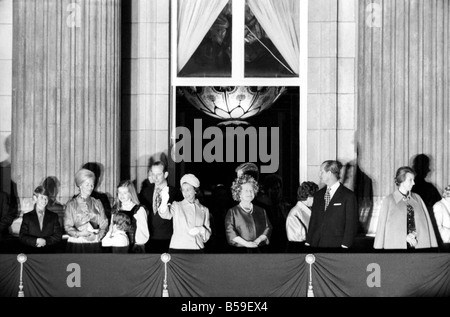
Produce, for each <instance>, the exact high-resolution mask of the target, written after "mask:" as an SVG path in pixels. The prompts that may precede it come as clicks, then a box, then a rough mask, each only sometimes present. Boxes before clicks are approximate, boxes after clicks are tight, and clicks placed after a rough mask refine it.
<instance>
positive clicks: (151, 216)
mask: <svg viewBox="0 0 450 317" xmlns="http://www.w3.org/2000/svg"><path fill="white" fill-rule="evenodd" d="M341 169H342V164H341V163H340V162H339V161H332V160H330V161H325V162H323V163H322V165H321V167H320V171H319V177H320V183H321V184H325V185H326V186H324V187H323V188H321V189H319V186H318V185H317V184H316V183H314V182H311V181H305V182H302V183H301V184H300V185H299V187H298V190H297V203H296V204H295V205H291V204H289V203H288V202H287V201H286V200H285V199H284V198H283V194H282V186H283V182H282V179H281V178H280V177H279V176H278V175H269V176H268V177H266V178H265V179H264V181H263V182H260V181H259V171H258V168H257V166H256V165H255V164H253V163H244V164H241V165H240V166H238V167H237V168H236V170H235V172H236V178H235V180H234V182H233V184H232V185H231V187H230V188H227V187H225V186H223V185H221V186H218V188H215V191H214V192H213V199H212V201H211V202H210V204H205V202H204V197H203V195H202V190H201V180H199V179H198V178H197V177H196V176H195V175H193V174H185V175H183V176H182V177H181V179H180V182H179V186H180V187H179V188H176V187H172V186H170V185H169V184H168V182H167V178H168V170H167V166H166V165H165V164H164V163H162V162H155V163H153V164H152V165H151V166H150V168H149V170H148V178H147V179H146V180H145V181H144V183H143V185H142V188H141V191H140V193H139V194H138V193H137V192H136V189H135V185H134V184H133V182H132V181H130V180H124V181H121V182H120V183H119V185H118V186H117V192H116V193H115V194H116V197H115V200H114V203H113V204H112V206H105V203H104V202H103V201H101V200H100V199H98V198H95V197H93V195H92V193H93V192H94V188H95V184H96V175H95V174H94V173H93V172H92V171H91V170H89V169H88V168H82V169H80V170H79V171H78V172H77V173H76V175H75V184H76V186H77V188H78V190H79V193H77V194H76V195H74V196H73V197H72V198H71V199H70V200H69V201H68V202H67V203H66V204H65V206H64V217H63V222H62V223H61V221H60V220H59V217H58V215H57V214H56V213H55V212H53V211H52V210H51V208H50V207H51V206H50V201H52V195H51V193H50V192H49V191H48V190H47V188H46V186H45V184H43V185H39V186H37V187H36V189H35V190H34V192H33V193H32V194H33V203H34V208H33V210H32V211H30V212H27V213H25V214H24V215H23V219H22V223H21V227H20V232H19V241H20V243H21V250H18V251H20V252H28V253H33V252H35V253H55V252H67V253H110V252H112V253H160V254H161V253H166V252H169V253H285V252H288V253H306V252H321V251H323V252H351V251H352V249H353V247H354V242H355V237H356V235H357V231H358V225H359V224H358V217H359V215H358V206H357V198H356V196H355V194H354V193H353V192H352V191H351V190H350V189H348V188H347V187H345V186H344V185H343V184H342V182H341V180H340V178H341ZM415 177H416V172H415V170H414V169H413V168H411V167H407V166H404V167H400V168H399V169H398V170H397V172H396V175H395V178H394V182H395V185H396V186H397V188H396V189H395V191H394V192H392V193H391V194H390V195H388V196H387V197H385V198H384V199H383V201H382V204H381V209H380V214H379V217H378V226H377V230H376V236H375V239H374V243H373V250H394V251H396V252H404V251H406V252H417V251H432V252H434V251H441V250H445V251H447V250H448V245H450V185H449V186H447V187H446V188H445V190H444V192H443V195H442V198H441V199H439V200H438V201H437V202H435V203H434V204H432V205H431V206H429V207H428V206H427V205H426V203H425V202H424V200H423V199H422V198H421V196H420V195H419V194H416V193H414V192H413V191H412V188H413V186H414V184H415ZM214 199H216V200H214ZM207 206H209V208H208V207H207ZM0 208H1V218H0V234H4V233H5V231H7V229H8V227H9V226H10V225H11V223H12V221H13V219H14V216H13V215H12V213H11V211H10V209H11V208H10V207H9V204H8V197H7V195H5V194H3V193H0Z"/></svg>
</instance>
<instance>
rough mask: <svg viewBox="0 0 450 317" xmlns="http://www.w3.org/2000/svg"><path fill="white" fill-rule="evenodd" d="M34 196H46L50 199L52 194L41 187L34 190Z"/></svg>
mask: <svg viewBox="0 0 450 317" xmlns="http://www.w3.org/2000/svg"><path fill="white" fill-rule="evenodd" d="M33 195H35V196H37V195H44V196H47V197H49V196H50V193H49V192H48V190H47V188H45V187H44V186H42V185H39V186H38V187H36V188H35V189H34V192H33Z"/></svg>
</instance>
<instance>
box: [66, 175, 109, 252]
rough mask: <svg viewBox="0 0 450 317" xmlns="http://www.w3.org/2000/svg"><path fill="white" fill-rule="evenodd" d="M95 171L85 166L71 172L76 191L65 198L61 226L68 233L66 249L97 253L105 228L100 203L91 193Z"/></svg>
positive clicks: (104, 217) (99, 249)
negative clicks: (75, 171) (77, 192)
mask: <svg viewBox="0 0 450 317" xmlns="http://www.w3.org/2000/svg"><path fill="white" fill-rule="evenodd" d="M94 182H95V175H94V173H93V172H91V171H90V170H87V169H81V170H79V171H78V172H77V173H76V174H75V184H76V185H77V187H78V188H79V190H80V193H79V194H78V195H77V196H75V197H74V198H72V199H71V200H69V201H68V202H67V205H66V210H65V212H64V229H65V231H66V233H67V234H68V235H69V240H68V241H67V252H71V253H100V252H101V244H100V241H101V239H102V238H103V237H104V236H105V234H106V230H107V229H108V219H107V218H106V216H105V211H104V209H103V205H102V203H101V202H100V201H99V200H97V199H95V198H92V197H91V193H92V191H93V189H94Z"/></svg>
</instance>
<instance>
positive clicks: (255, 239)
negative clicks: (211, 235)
mask: <svg viewBox="0 0 450 317" xmlns="http://www.w3.org/2000/svg"><path fill="white" fill-rule="evenodd" d="M231 191H232V194H233V199H234V200H235V201H238V202H239V204H237V205H236V206H235V207H233V208H231V209H229V210H228V212H227V215H226V216H225V231H226V236H227V241H228V243H229V244H230V245H232V246H234V247H237V248H241V249H240V250H245V251H246V252H247V253H259V252H262V251H265V250H264V246H267V245H268V244H269V238H270V234H271V232H272V225H271V224H270V221H269V219H268V217H267V214H266V211H265V210H264V209H263V208H261V207H259V206H256V205H253V204H252V201H253V199H254V198H255V196H256V194H257V193H258V183H257V182H256V180H255V179H254V178H253V177H251V176H250V175H243V176H241V177H238V178H237V179H236V180H235V181H234V182H233V185H232V186H231ZM237 250H239V249H237Z"/></svg>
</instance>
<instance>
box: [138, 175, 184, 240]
mask: <svg viewBox="0 0 450 317" xmlns="http://www.w3.org/2000/svg"><path fill="white" fill-rule="evenodd" d="M167 186H168V187H169V204H171V203H173V202H174V201H175V200H179V198H180V197H179V191H178V190H177V189H176V188H174V187H172V186H169V185H167ZM154 192H155V184H150V183H148V184H146V185H145V186H143V187H142V189H141V192H140V193H139V201H140V202H141V204H143V205H144V206H145V208H147V210H148V211H149V215H148V218H147V219H148V229H149V230H150V239H151V240H169V239H171V238H172V233H173V223H172V219H170V220H166V219H163V218H161V216H160V215H159V213H158V211H157V210H153V193H154Z"/></svg>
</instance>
